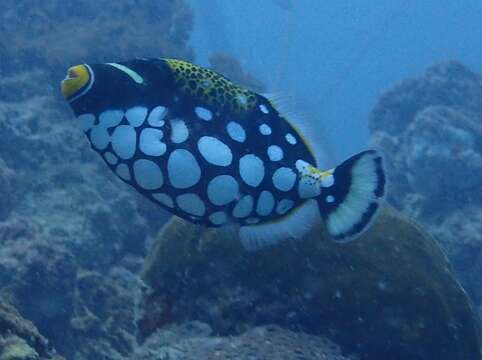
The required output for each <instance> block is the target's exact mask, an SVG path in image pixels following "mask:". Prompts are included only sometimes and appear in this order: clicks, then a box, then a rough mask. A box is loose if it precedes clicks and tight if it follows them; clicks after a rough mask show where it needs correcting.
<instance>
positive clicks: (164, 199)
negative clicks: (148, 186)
mask: <svg viewBox="0 0 482 360" xmlns="http://www.w3.org/2000/svg"><path fill="white" fill-rule="evenodd" d="M152 197H153V198H154V199H156V200H157V201H159V202H160V203H161V204H162V205H165V206H167V207H170V208H173V207H174V202H173V201H172V198H171V197H170V196H169V195H167V194H162V193H156V194H152Z"/></svg>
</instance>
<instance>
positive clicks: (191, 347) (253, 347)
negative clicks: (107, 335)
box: [132, 322, 356, 360]
mask: <svg viewBox="0 0 482 360" xmlns="http://www.w3.org/2000/svg"><path fill="white" fill-rule="evenodd" d="M209 333H210V328H209V326H208V325H206V324H202V323H197V322H194V323H186V324H184V325H182V326H172V327H167V328H165V329H162V330H161V331H159V332H157V333H156V334H154V335H153V336H151V337H150V338H149V340H148V341H146V342H145V343H144V345H143V346H142V347H140V348H138V349H137V350H136V351H135V353H134V355H133V357H132V359H133V360H134V359H135V360H148V359H149V360H150V359H169V360H199V359H202V360H216V359H218V360H221V359H222V360H247V359H258V360H270V359H276V360H300V359H309V360H318V359H319V360H355V359H356V358H355V357H351V356H343V355H342V353H341V350H340V348H339V347H338V346H337V345H336V344H334V343H333V342H331V341H330V340H327V339H325V338H322V337H317V336H311V335H307V334H302V333H296V332H293V331H289V330H285V329H282V328H280V327H278V326H263V327H255V328H252V329H250V330H248V331H247V332H245V333H243V334H242V335H239V336H234V337H215V336H209Z"/></svg>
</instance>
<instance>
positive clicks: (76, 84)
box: [60, 65, 90, 100]
mask: <svg viewBox="0 0 482 360" xmlns="http://www.w3.org/2000/svg"><path fill="white" fill-rule="evenodd" d="M89 81H90V73H89V70H88V69H87V67H86V66H85V65H76V66H73V67H71V68H70V69H69V70H68V71H67V76H66V77H65V79H64V80H62V83H61V84H60V89H61V91H62V95H63V96H64V98H65V99H67V100H69V99H71V98H72V97H73V96H75V95H77V94H78V93H79V92H80V90H82V89H83V88H84V87H85V86H86V85H87V84H88V83H89Z"/></svg>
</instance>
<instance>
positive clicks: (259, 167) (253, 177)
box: [239, 154, 264, 187]
mask: <svg viewBox="0 0 482 360" xmlns="http://www.w3.org/2000/svg"><path fill="white" fill-rule="evenodd" d="M239 175H240V176H241V179H243V181H244V182H245V183H246V184H248V185H249V186H252V187H256V186H258V185H259V184H260V183H261V181H263V178H264V164H263V160H261V159H260V158H259V157H257V156H256V155H254V154H248V155H244V156H243V157H242V158H241V159H240V160H239Z"/></svg>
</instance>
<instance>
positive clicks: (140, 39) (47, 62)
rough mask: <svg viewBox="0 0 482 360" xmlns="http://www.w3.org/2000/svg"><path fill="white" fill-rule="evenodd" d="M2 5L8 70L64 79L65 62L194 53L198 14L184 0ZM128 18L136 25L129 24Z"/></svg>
mask: <svg viewBox="0 0 482 360" xmlns="http://www.w3.org/2000/svg"><path fill="white" fill-rule="evenodd" d="M2 4H3V6H4V9H6V10H5V11H3V12H2V13H1V14H0V32H1V33H2V34H3V36H2V37H1V38H0V57H1V58H2V60H3V61H2V70H3V72H4V74H11V73H18V72H20V71H22V72H23V71H26V70H31V69H32V68H44V69H45V68H48V71H49V72H50V73H51V75H52V76H56V77H58V78H59V79H62V76H63V75H64V74H65V71H66V66H72V65H75V64H77V63H79V62H90V63H92V62H106V61H116V60H117V59H128V58H135V57H159V56H161V55H162V54H168V55H169V56H171V57H178V58H184V59H190V58H192V57H193V54H192V50H191V49H190V48H189V47H188V46H187V41H188V38H189V34H190V32H191V29H192V25H193V19H192V13H191V10H190V7H189V6H188V5H187V4H186V2H185V1H184V0H165V1H162V2H151V1H149V0H136V1H129V0H121V1H115V2H112V1H109V0H98V1H92V0H79V1H77V2H76V3H75V4H74V3H65V2H64V1H62V0H52V1H49V2H42V3H37V4H35V6H32V4H31V3H30V2H29V1H28V0H4V1H3V2H2ZM100 8H101V9H103V11H102V12H100V11H98V9H100ZM106 14H108V16H107V15H106ZM24 19H28V20H29V21H24ZM126 22H128V23H130V24H133V25H134V26H129V27H126V26H125V24H126ZM66 29H70V30H69V31H65V30H66ZM32 34H35V37H33V36H32ZM28 84H29V85H31V84H32V83H31V82H29V83H28ZM27 87H28V86H27ZM0 94H1V91H0ZM0 98H2V97H0Z"/></svg>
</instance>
